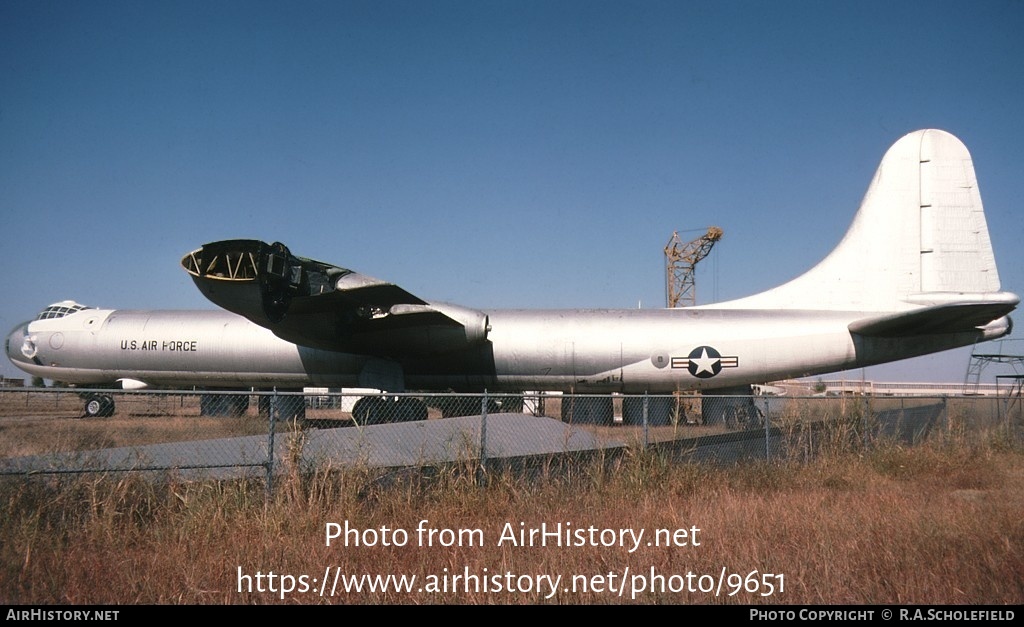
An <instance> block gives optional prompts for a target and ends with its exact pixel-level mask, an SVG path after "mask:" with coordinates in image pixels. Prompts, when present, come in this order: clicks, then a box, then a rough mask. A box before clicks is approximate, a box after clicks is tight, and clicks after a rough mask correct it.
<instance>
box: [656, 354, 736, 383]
mask: <svg viewBox="0 0 1024 627" xmlns="http://www.w3.org/2000/svg"><path fill="white" fill-rule="evenodd" d="M739 365H740V358H739V356H737V355H733V356H731V357H722V354H721V353H719V352H718V351H717V350H715V349H714V348H712V347H710V346H698V347H697V348H695V349H693V350H692V351H690V354H689V356H687V357H673V358H672V367H673V368H686V369H687V370H689V371H690V374H692V375H693V376H695V377H698V378H700V379H708V378H710V377H713V376H715V375H716V374H718V373H719V372H721V371H722V368H736V367H737V366H739Z"/></svg>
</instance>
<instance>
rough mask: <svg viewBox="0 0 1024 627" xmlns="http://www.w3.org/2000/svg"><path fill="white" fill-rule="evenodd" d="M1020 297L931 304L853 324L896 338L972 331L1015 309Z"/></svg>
mask: <svg viewBox="0 0 1024 627" xmlns="http://www.w3.org/2000/svg"><path fill="white" fill-rule="evenodd" d="M1016 305H1017V299H1016V298H1012V299H999V300H967V301H961V302H952V303H942V304H937V305H930V306H926V307H922V308H920V309H914V310H911V311H907V312H900V313H894V314H885V315H881V316H874V317H870V318H862V319H860V320H856V321H854V322H852V323H850V326H849V329H850V331H852V332H853V333H856V334H858V335H865V336H872V337H896V336H907V335H931V334H939V333H960V332H970V331H973V330H975V329H978V328H980V327H984V326H986V325H989V324H991V323H993V322H995V321H997V320H999V319H1000V318H1002V317H1003V316H1005V315H1007V314H1008V313H1010V312H1011V311H1013V309H1014V307H1016Z"/></svg>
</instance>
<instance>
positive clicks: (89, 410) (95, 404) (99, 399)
mask: <svg viewBox="0 0 1024 627" xmlns="http://www.w3.org/2000/svg"><path fill="white" fill-rule="evenodd" d="M113 415H114V397H113V396H109V395H107V394H86V395H85V417H86V418H106V417H107V416H113Z"/></svg>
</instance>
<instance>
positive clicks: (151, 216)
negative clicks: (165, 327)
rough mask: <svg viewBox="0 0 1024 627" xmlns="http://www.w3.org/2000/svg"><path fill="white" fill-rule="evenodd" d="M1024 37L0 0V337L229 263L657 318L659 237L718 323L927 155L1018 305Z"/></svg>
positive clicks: (942, 11) (877, 6) (395, 6)
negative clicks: (277, 245)
mask: <svg viewBox="0 0 1024 627" xmlns="http://www.w3.org/2000/svg"><path fill="white" fill-rule="evenodd" d="M1021 32H1024V3H1022V2H1019V1H1001V0H992V1H983V2H974V3H967V2H891V1H890V2H855V3H854V2H851V3H839V2H784V1H783V2H753V1H743V2H728V1H725V2H723V1H713V2H712V1H707V2H682V1H675V2H655V1H642V2H641V1H635V2H612V1H594V0H589V1H581V2H576V1H557V0H556V1H547V2H531V1H465V2H462V1H455V2H437V1H394V2H391V1H379V0H378V1H372V2H341V1H335V2H308V1H307V2H303V1H300V2H292V3H283V2H256V1H251V0H246V1H244V2H240V1H230V0H222V1H218V2H185V1H181V2H106V1H93V2H46V1H39V0H0V232H2V234H3V245H2V246H3V249H2V250H3V253H4V261H5V271H4V273H3V274H2V276H0V288H2V290H0V293H2V294H3V299H2V300H0V327H2V328H3V329H4V330H5V331H6V330H7V329H10V328H11V327H13V326H14V325H15V324H16V323H18V322H20V321H22V320H26V319H29V318H31V317H33V316H34V315H35V313H36V312H37V311H39V310H40V309H41V308H42V307H44V306H45V305H47V304H49V303H52V302H55V301H58V300H63V299H68V298H70V299H74V300H77V301H79V302H82V303H86V304H89V305H95V306H101V307H110V308H132V309H146V308H202V309H207V308H212V307H213V306H212V305H211V304H208V303H207V302H206V301H205V300H204V299H203V297H202V296H201V295H200V294H199V292H198V291H197V290H196V289H195V288H194V287H193V285H192V283H191V281H190V280H189V279H188V277H187V275H186V274H185V273H184V272H183V271H182V270H181V269H180V268H179V265H178V262H179V259H180V258H181V256H182V255H183V254H184V253H186V252H188V251H189V250H192V249H194V248H196V247H198V246H200V245H201V244H203V243H206V242H209V241H215V240H218V239H225V238H239V237H252V238H260V239H264V240H267V241H274V240H280V241H283V242H285V243H286V244H287V245H289V247H290V248H291V249H292V251H293V252H294V253H296V254H298V255H302V256H306V257H312V258H317V259H322V260H324V261H328V262H331V263H334V264H337V265H341V266H345V267H349V268H352V269H354V270H357V271H360V272H363V273H365V274H369V275H372V276H377V277H380V278H385V279H388V280H391V281H394V282H396V283H399V284H400V285H402V286H403V287H405V288H406V289H408V290H409V291H411V292H413V293H415V294H417V295H419V296H422V297H424V298H428V299H436V300H446V301H451V302H457V303H460V304H464V305H468V306H473V307H480V308H497V307H636V306H637V304H638V303H642V305H643V306H645V307H656V306H662V305H663V304H664V299H665V296H664V287H663V281H664V264H663V260H662V253H661V251H662V248H663V246H664V245H665V243H666V241H667V240H668V238H669V236H670V235H671V234H672V231H673V230H676V229H679V230H689V229H693V230H695V232H694V236H696V234H697V232H699V231H701V230H703V229H704V228H706V227H707V226H708V225H712V224H714V225H717V226H720V227H722V228H723V229H724V231H725V237H724V239H723V240H722V241H721V242H720V243H719V245H718V246H717V247H716V250H715V252H714V253H713V254H712V256H711V257H710V258H709V260H708V261H706V262H705V264H704V266H703V267H702V269H701V271H700V274H699V277H698V297H699V300H700V301H701V302H702V303H707V302H711V301H712V300H724V299H727V298H733V297H739V296H743V295H747V294H750V293H754V292H757V291H760V290H762V289H766V288H768V287H772V286H774V285H777V284H779V283H781V282H783V281H785V280H788V279H790V278H792V277H794V276H796V275H798V274H800V273H801V272H802V271H804V270H806V269H807V268H809V267H810V266H812V265H813V264H814V263H815V262H817V261H818V260H819V259H821V258H822V257H823V256H824V255H825V254H826V253H827V252H828V251H829V250H830V249H831V248H832V247H833V246H834V245H835V244H836V242H838V240H839V239H840V238H841V236H842V235H843V233H844V232H845V230H846V227H847V226H848V224H849V222H850V220H851V218H852V216H853V213H854V211H855V210H856V208H857V206H858V204H859V202H860V199H861V197H862V196H863V194H864V191H865V190H866V188H867V185H868V182H869V181H870V179H871V176H872V174H873V173H874V170H875V168H876V167H877V165H878V162H879V160H880V159H881V156H882V154H883V153H884V152H885V150H886V149H887V148H888V147H889V145H891V144H892V143H893V142H894V141H895V140H896V139H898V138H899V137H900V136H902V135H904V134H905V133H907V132H910V131H913V130H916V129H919V128H926V127H937V128H943V129H946V130H948V131H950V132H952V133H954V134H955V135H957V136H958V137H960V138H961V139H962V140H963V141H964V142H965V143H966V144H967V146H968V148H969V149H970V150H971V152H972V155H973V157H974V162H975V166H976V169H977V172H978V179H979V184H980V187H981V194H982V198H983V200H984V202H985V208H986V215H987V218H988V223H989V228H990V231H991V234H992V240H993V246H994V248H995V252H996V257H997V260H998V262H999V266H1000V274H1001V278H1002V283H1003V288H1004V289H1007V290H1011V291H1016V292H1018V293H1022V292H1024V248H1022V247H1021V245H1020V244H1021V242H1022V241H1024V221H1022V220H1021V217H1020V214H1019V207H1020V205H1021V200H1020V199H1021V195H1022V192H1024V188H1022V181H1024V146H1022V141H1021V140H1022V139H1024V121H1022V119H1021V118H1022V115H1021V103H1022V102H1024V37H1021V35H1020V34H1021ZM1018 334H1019V332H1018ZM968 355H969V351H966V352H965V351H955V352H952V353H943V354H941V355H939V356H936V357H930V358H926V359H923V360H914V361H912V362H907V363H904V364H897V365H893V366H885V367H878V368H873V369H868V372H867V373H866V376H867V377H868V378H875V379H879V380H915V379H916V380H950V381H956V380H962V378H963V374H964V371H965V369H966V365H967V359H968ZM2 372H3V374H4V375H6V376H22V375H21V373H20V371H17V370H16V369H14V368H13V367H12V366H10V365H9V364H7V363H6V361H5V363H4V364H3V366H2ZM854 376H857V377H859V376H861V373H860V371H858V372H857V373H855V375H854Z"/></svg>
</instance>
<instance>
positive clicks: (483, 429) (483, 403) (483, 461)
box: [477, 390, 487, 483]
mask: <svg viewBox="0 0 1024 627" xmlns="http://www.w3.org/2000/svg"><path fill="white" fill-rule="evenodd" d="M479 472H480V474H479V476H478V477H477V481H478V482H479V483H483V479H484V476H485V475H486V474H487V390H484V395H483V396H482V397H481V398H480V469H479Z"/></svg>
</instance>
